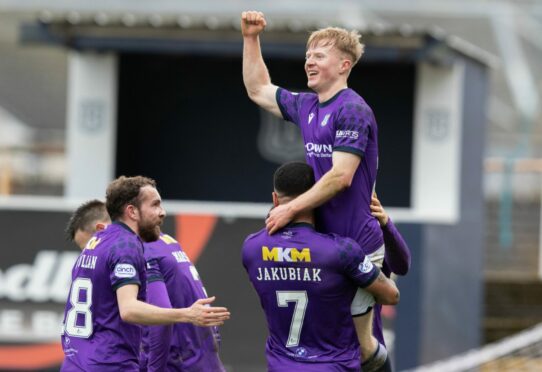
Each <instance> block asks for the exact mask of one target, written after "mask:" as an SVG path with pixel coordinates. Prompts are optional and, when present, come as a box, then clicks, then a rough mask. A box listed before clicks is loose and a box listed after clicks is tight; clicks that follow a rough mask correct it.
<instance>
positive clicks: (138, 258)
mask: <svg viewBox="0 0 542 372" xmlns="http://www.w3.org/2000/svg"><path fill="white" fill-rule="evenodd" d="M109 268H110V270H111V271H110V273H109V279H110V281H111V287H112V288H113V289H114V290H115V291H116V290H117V289H119V288H120V287H122V286H123V285H126V284H137V285H138V286H141V283H142V282H145V281H146V273H145V259H144V258H143V250H142V244H141V243H140V242H139V241H138V240H137V239H132V238H129V239H125V240H120V241H119V242H118V243H117V244H115V245H113V246H112V247H111V248H110V253H109Z"/></svg>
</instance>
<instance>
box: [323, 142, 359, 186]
mask: <svg viewBox="0 0 542 372" xmlns="http://www.w3.org/2000/svg"><path fill="white" fill-rule="evenodd" d="M332 160H333V165H332V167H331V169H330V170H329V171H328V172H327V173H326V174H325V175H324V177H326V181H327V182H328V183H330V184H331V185H332V186H331V187H332V188H333V189H335V190H336V192H337V193H338V192H340V191H343V190H344V189H347V188H349V187H350V185H352V180H353V179H354V175H355V174H356V170H357V169H358V166H359V164H360V163H361V156H360V155H358V154H354V153H350V152H345V151H333V154H332ZM324 177H322V178H324Z"/></svg>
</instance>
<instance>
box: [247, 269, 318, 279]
mask: <svg viewBox="0 0 542 372" xmlns="http://www.w3.org/2000/svg"><path fill="white" fill-rule="evenodd" d="M321 271H322V269H318V268H309V267H258V275H257V276H256V280H259V281H276V280H287V281H300V282H321V281H322V278H321V277H320V272H321Z"/></svg>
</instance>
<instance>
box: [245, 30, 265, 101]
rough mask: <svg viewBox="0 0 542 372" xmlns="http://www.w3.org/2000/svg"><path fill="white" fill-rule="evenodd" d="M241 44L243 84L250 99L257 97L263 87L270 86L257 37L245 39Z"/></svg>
mask: <svg viewBox="0 0 542 372" xmlns="http://www.w3.org/2000/svg"><path fill="white" fill-rule="evenodd" d="M243 40H244V43H243V82H244V83H245V87H246V89H247V93H248V95H249V97H250V98H253V97H256V96H258V94H259V93H260V90H261V88H262V87H264V86H265V85H269V84H271V78H270V77H269V72H268V71H267V67H266V66H265V62H264V60H263V57H262V52H261V49H260V38H259V36H250V37H245V38H244V39H243Z"/></svg>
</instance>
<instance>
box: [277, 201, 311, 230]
mask: <svg viewBox="0 0 542 372" xmlns="http://www.w3.org/2000/svg"><path fill="white" fill-rule="evenodd" d="M293 199H294V198H291V197H287V196H282V197H279V198H278V205H283V204H287V203H288V202H290V201H292V200H293ZM300 222H304V223H310V224H311V225H314V211H313V210H312V209H311V210H308V211H304V212H301V213H298V214H297V215H296V216H295V217H294V219H293V220H292V221H291V223H300Z"/></svg>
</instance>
